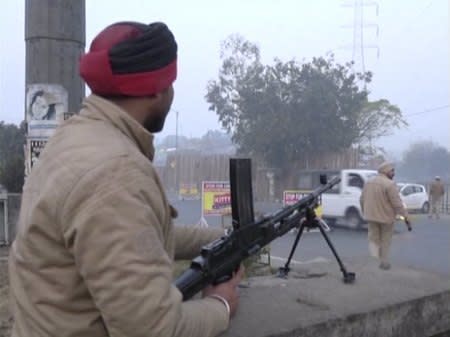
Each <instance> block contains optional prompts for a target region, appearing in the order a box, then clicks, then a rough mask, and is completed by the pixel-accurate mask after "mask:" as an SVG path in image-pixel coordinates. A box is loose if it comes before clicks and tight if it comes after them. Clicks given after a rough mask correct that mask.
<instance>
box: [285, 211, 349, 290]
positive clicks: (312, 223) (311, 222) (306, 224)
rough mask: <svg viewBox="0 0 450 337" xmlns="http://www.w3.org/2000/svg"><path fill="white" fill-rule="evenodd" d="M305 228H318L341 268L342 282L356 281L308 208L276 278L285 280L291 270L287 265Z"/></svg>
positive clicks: (314, 214)
mask: <svg viewBox="0 0 450 337" xmlns="http://www.w3.org/2000/svg"><path fill="white" fill-rule="evenodd" d="M305 228H307V229H314V228H318V229H319V231H320V233H321V234H322V236H323V237H324V239H325V241H326V242H327V244H328V246H329V247H330V249H331V251H332V252H333V255H334V257H335V258H336V261H337V262H338V264H339V267H340V268H341V272H342V275H343V278H342V280H343V281H344V283H353V282H354V281H355V279H356V274H355V273H353V272H349V271H347V269H346V268H345V266H344V264H343V263H342V261H341V259H340V258H339V255H338V253H337V252H336V249H335V248H334V246H333V243H332V242H331V240H330V238H329V237H328V235H327V233H326V232H325V229H324V228H323V226H322V225H321V224H320V222H319V220H318V218H317V216H316V213H315V211H314V209H313V208H311V207H308V208H307V210H306V217H305V219H303V220H302V221H301V223H300V227H299V230H298V233H297V236H296V237H295V241H294V244H293V246H292V249H291V252H290V253H289V257H288V259H287V261H286V264H285V265H284V266H283V267H280V268H279V270H278V277H282V278H287V276H288V274H289V271H290V270H291V269H290V267H289V264H290V263H291V260H292V256H293V255H294V252H295V250H296V249H297V245H298V242H299V241H300V238H301V236H302V234H303V231H304V229H305Z"/></svg>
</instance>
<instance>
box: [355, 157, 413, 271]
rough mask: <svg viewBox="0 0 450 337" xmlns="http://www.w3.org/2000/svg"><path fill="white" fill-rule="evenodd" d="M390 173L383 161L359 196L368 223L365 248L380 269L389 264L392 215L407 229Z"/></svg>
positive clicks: (392, 167)
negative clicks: (403, 222) (401, 217)
mask: <svg viewBox="0 0 450 337" xmlns="http://www.w3.org/2000/svg"><path fill="white" fill-rule="evenodd" d="M394 175H395V169H394V166H393V165H392V164H391V163H388V162H384V163H383V164H381V165H380V166H379V167H378V175H377V176H376V177H374V178H373V179H371V180H369V181H368V182H366V183H365V185H364V188H363V191H362V193H361V197H360V203H361V209H362V211H363V216H364V219H365V220H366V221H367V222H368V224H369V228H368V230H369V232H368V239H369V251H370V254H371V255H372V256H374V257H376V258H378V259H379V260H380V268H381V269H384V270H386V269H390V267H391V265H390V263H389V249H390V246H391V241H392V235H393V232H394V222H395V220H396V217H397V216H398V215H400V216H403V217H404V219H405V222H406V224H407V226H408V229H409V230H411V226H410V222H409V219H408V214H407V212H406V209H405V207H404V205H403V202H402V200H401V199H400V195H399V193H398V189H397V186H396V184H395V183H394V181H393V178H394Z"/></svg>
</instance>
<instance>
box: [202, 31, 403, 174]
mask: <svg viewBox="0 0 450 337" xmlns="http://www.w3.org/2000/svg"><path fill="white" fill-rule="evenodd" d="M221 57H222V60H223V63H222V67H221V69H220V71H219V77H218V79H217V80H213V81H210V82H209V83H208V86H207V94H206V100H207V102H208V103H209V109H210V110H212V111H215V112H216V113H217V115H218V116H219V120H220V122H221V123H222V126H223V127H224V128H225V129H226V130H227V131H228V132H229V133H231V135H232V139H233V141H234V142H235V143H236V144H237V145H238V146H239V151H240V152H241V153H243V154H246V155H251V156H253V155H254V156H257V157H259V158H262V159H263V160H264V161H265V162H266V164H268V165H269V166H271V167H274V168H281V169H283V163H284V165H286V163H287V165H291V164H292V161H293V160H298V159H299V158H301V157H302V156H303V155H306V156H308V155H310V154H319V153H329V152H332V151H338V150H342V149H346V148H348V147H350V146H351V145H352V144H355V143H359V142H362V141H366V140H370V139H373V138H376V137H380V136H382V135H386V134H388V133H389V131H390V130H391V128H392V127H400V126H403V125H405V122H404V121H403V120H402V118H401V112H400V110H399V109H398V108H397V107H395V106H393V105H391V104H390V103H389V102H388V101H387V100H380V101H376V102H369V101H368V92H367V91H366V90H365V89H362V88H360V86H359V85H360V84H361V83H363V84H366V83H369V82H370V81H371V77H372V74H371V73H370V72H367V73H365V74H354V72H353V69H352V66H353V65H352V64H351V63H347V64H345V65H340V64H337V63H336V62H335V61H334V58H333V55H329V56H327V57H326V58H323V57H319V58H313V60H312V61H311V62H308V63H298V62H297V61H295V60H291V61H288V62H282V61H281V60H278V59H275V60H274V64H273V65H263V64H262V63H261V60H260V52H259V48H258V47H257V46H256V45H255V44H252V43H250V42H248V41H246V40H244V39H243V38H242V37H240V36H237V35H233V36H231V37H230V38H229V39H228V40H226V41H225V42H224V43H223V45H222V53H221Z"/></svg>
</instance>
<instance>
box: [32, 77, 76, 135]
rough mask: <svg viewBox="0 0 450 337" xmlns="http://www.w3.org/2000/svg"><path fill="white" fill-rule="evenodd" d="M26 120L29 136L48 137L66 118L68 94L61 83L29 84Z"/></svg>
mask: <svg viewBox="0 0 450 337" xmlns="http://www.w3.org/2000/svg"><path fill="white" fill-rule="evenodd" d="M25 101H26V121H27V125H28V137H30V138H48V137H50V136H51V135H52V134H53V132H54V130H55V129H56V127H57V126H58V124H60V123H61V122H62V121H63V120H64V119H65V116H64V114H66V113H67V109H68V95H67V91H66V90H65V89H64V88H63V86H61V85H59V84H49V83H36V84H30V85H28V86H27V91H26V98H25Z"/></svg>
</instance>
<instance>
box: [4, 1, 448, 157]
mask: <svg viewBox="0 0 450 337" xmlns="http://www.w3.org/2000/svg"><path fill="white" fill-rule="evenodd" d="M345 3H346V2H344V1H338V0H316V1H314V2H313V1H306V0H228V1H216V0H209V1H206V0H205V1H200V0H198V1H195V0H191V1H183V0H179V1H176V0H173V1H170V0H166V1H158V2H155V1H147V0H140V1H139V0H128V1H126V2H124V1H114V0H95V1H94V0H86V31H87V36H86V43H87V47H89V44H90V41H91V40H92V38H93V37H94V36H95V35H96V34H97V33H98V32H99V31H100V30H101V29H103V28H104V27H105V26H107V25H109V24H111V23H113V22H116V21H125V20H126V21H142V22H153V21H164V22H165V23H167V24H168V26H169V28H170V29H171V30H172V31H173V32H174V34H175V37H176V39H177V42H178V46H179V53H178V60H179V75H178V79H177V81H176V82H175V91H176V94H175V100H174V104H173V108H172V110H173V111H172V113H171V114H170V115H169V117H168V119H167V121H166V126H165V129H164V131H163V132H162V133H160V134H159V135H158V138H159V137H163V136H165V135H168V134H174V133H175V128H176V122H175V112H174V111H175V110H177V111H179V120H178V121H179V132H180V134H183V135H185V136H188V137H191V136H197V137H199V136H202V135H203V134H205V133H206V131H207V130H209V129H220V125H219V123H218V119H217V116H216V115H215V114H214V113H213V112H210V111H208V105H207V103H206V101H205V99H204V95H205V93H206V84H207V82H208V80H211V79H216V78H217V74H218V70H219V68H220V58H219V50H220V42H221V41H222V40H224V39H225V38H226V37H228V36H229V35H230V34H232V33H239V34H241V35H242V36H244V38H246V39H247V40H250V41H252V42H255V43H256V44H257V45H258V46H259V47H260V50H261V54H262V60H263V62H264V63H271V62H272V61H273V58H274V57H278V58H280V59H281V60H283V61H287V60H290V59H292V58H295V59H296V60H298V61H301V60H305V61H310V60H311V58H312V57H314V56H324V55H325V54H326V53H327V52H329V51H332V52H333V53H334V54H335V57H336V59H337V60H338V61H339V62H346V61H349V60H351V58H352V48H351V46H352V43H353V30H352V29H351V28H345V27H343V26H345V25H350V26H352V24H353V10H352V8H351V7H345V6H342V4H345ZM347 3H353V1H347ZM377 3H378V5H379V14H378V16H377V15H376V10H375V7H374V6H368V7H365V8H364V23H366V24H377V25H378V27H379V35H378V36H377V34H376V29H375V28H372V27H368V28H365V29H364V30H363V34H364V35H363V36H364V44H365V45H366V46H370V45H372V46H377V47H378V48H379V52H380V54H379V57H377V51H376V49H374V48H365V49H364V55H365V58H364V59H365V68H366V70H370V71H373V72H374V78H373V82H372V83H371V84H370V86H369V87H368V89H369V90H370V91H371V95H370V99H371V100H376V99H380V98H386V99H388V100H389V101H390V102H391V103H393V104H396V105H398V106H399V107H400V109H401V110H402V111H403V113H404V115H405V118H406V120H407V121H408V123H409V128H408V129H406V130H401V131H395V134H394V135H393V136H389V137H385V138H383V139H380V140H378V141H376V145H379V146H383V147H384V148H385V149H386V151H387V152H388V154H389V155H391V156H395V157H399V156H400V154H401V152H402V151H404V150H405V149H406V148H407V147H408V146H409V145H410V143H411V142H414V141H420V140H432V141H434V142H436V143H438V144H440V145H443V146H445V147H447V148H450V146H449V145H450V136H449V134H450V132H449V125H450V113H449V111H450V110H449V107H448V105H449V89H450V87H449V26H448V14H449V9H448V2H447V1H444V0H434V1H425V0H423V1H419V0H410V1H406V0H402V1H388V0H383V1H381V0H380V1H378V2H377ZM124 4H126V6H124ZM0 25H1V27H0V28H1V29H0V48H1V51H2V52H1V53H0V79H1V81H0V102H1V104H0V120H4V121H5V122H7V123H15V124H19V123H20V121H21V120H23V116H24V112H23V111H24V103H23V102H24V93H25V41H24V1H17V0H3V1H2V11H1V12H0ZM345 47H349V48H345ZM359 66H360V64H359ZM69 94H70V93H69ZM440 107H445V108H442V109H438V110H435V111H429V112H424V111H427V110H431V109H434V108H440Z"/></svg>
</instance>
